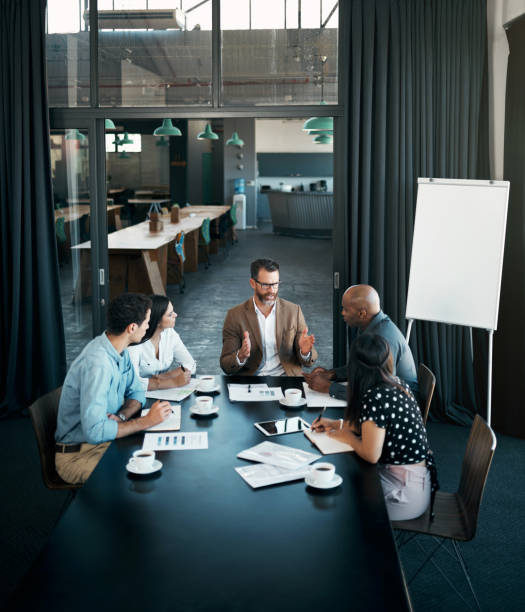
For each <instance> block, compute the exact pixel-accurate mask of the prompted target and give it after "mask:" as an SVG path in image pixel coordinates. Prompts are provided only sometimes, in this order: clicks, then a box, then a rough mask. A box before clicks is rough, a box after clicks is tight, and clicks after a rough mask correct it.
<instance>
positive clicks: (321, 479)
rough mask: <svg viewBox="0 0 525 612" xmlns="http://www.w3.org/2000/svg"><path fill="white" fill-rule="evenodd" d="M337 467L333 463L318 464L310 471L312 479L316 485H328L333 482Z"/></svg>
mask: <svg viewBox="0 0 525 612" xmlns="http://www.w3.org/2000/svg"><path fill="white" fill-rule="evenodd" d="M334 474H335V465H334V464H333V463H326V462H321V463H316V464H315V465H312V467H311V469H310V479H311V480H312V481H313V482H314V483H316V484H321V485H322V484H328V483H329V482H330V481H332V480H333V478H334Z"/></svg>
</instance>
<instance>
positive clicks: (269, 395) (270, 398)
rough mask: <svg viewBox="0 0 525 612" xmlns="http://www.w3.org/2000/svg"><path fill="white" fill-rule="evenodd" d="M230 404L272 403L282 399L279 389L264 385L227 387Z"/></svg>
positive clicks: (231, 385) (232, 385)
mask: <svg viewBox="0 0 525 612" xmlns="http://www.w3.org/2000/svg"><path fill="white" fill-rule="evenodd" d="M228 393H229V396H230V401H231V402H274V401H277V400H280V399H282V398H283V392H282V390H281V387H269V386H268V385H267V384H266V383H260V384H259V383H258V384H256V385H252V384H248V385H234V384H230V385H228Z"/></svg>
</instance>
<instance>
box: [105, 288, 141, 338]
mask: <svg viewBox="0 0 525 612" xmlns="http://www.w3.org/2000/svg"><path fill="white" fill-rule="evenodd" d="M150 309H151V300H150V299H149V297H147V296H145V295H143V294H142V293H122V294H121V295H119V296H118V297H116V298H115V299H113V300H111V302H110V303H109V307H108V325H107V331H108V332H109V333H110V334H114V335H115V336H119V335H120V334H122V333H123V332H124V330H125V329H126V327H127V326H128V325H131V323H136V324H137V325H142V323H144V319H145V318H146V315H147V313H148V310H150Z"/></svg>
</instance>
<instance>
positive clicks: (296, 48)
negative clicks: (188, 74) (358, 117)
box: [220, 0, 338, 106]
mask: <svg viewBox="0 0 525 612" xmlns="http://www.w3.org/2000/svg"><path fill="white" fill-rule="evenodd" d="M220 6H221V40H222V84H221V85H222V101H223V104H224V105H225V106H228V105H243V106H244V105H286V104H294V105H302V104H337V102H338V100H337V37H338V2H337V0H308V2H304V1H302V2H298V0H295V1H294V0H247V1H246V2H242V3H240V2H238V1H237V0H221V5H220Z"/></svg>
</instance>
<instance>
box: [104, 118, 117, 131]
mask: <svg viewBox="0 0 525 612" xmlns="http://www.w3.org/2000/svg"><path fill="white" fill-rule="evenodd" d="M104 127H105V128H106V130H116V129H117V128H116V127H115V124H114V123H113V121H111V119H106V120H105V121H104Z"/></svg>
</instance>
